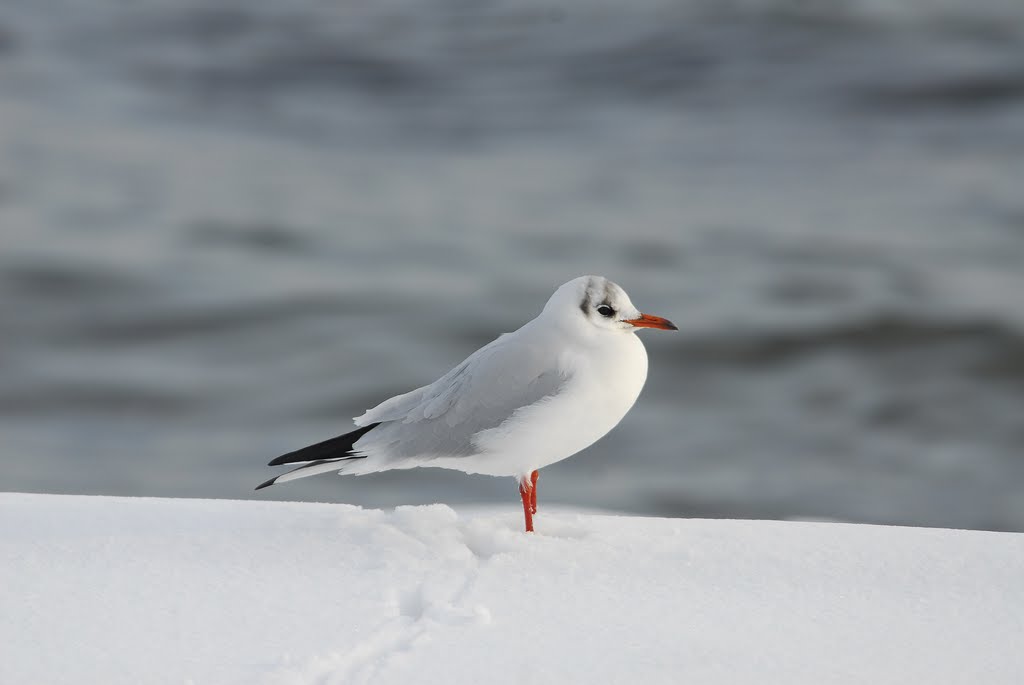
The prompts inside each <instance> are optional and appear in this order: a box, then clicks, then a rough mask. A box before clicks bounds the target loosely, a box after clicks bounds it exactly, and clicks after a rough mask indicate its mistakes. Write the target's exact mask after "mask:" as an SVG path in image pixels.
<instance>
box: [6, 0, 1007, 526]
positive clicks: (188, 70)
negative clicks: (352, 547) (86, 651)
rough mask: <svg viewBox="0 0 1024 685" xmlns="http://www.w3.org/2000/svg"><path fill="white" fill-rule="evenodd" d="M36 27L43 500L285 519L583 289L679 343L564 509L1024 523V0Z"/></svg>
mask: <svg viewBox="0 0 1024 685" xmlns="http://www.w3.org/2000/svg"><path fill="white" fill-rule="evenodd" d="M827 5H828V6H825V5H823V4H817V3H797V2H770V1H764V2H753V1H750V2H699V1H698V0H690V1H689V2H682V3H668V2H666V3H658V2H643V3H639V4H637V3H631V4H628V6H626V5H621V4H608V5H607V6H598V5H595V4H593V3H584V2H570V3H567V4H558V5H553V4H542V3H536V4H521V3H489V4H486V5H482V4H474V3H465V2H450V1H442V0H430V1H429V2H427V3H426V4H424V3H411V2H404V1H403V0H398V1H396V2H390V3H371V4H367V5H366V6H362V7H357V6H354V5H353V6H345V7H337V6H334V5H333V4H324V3H315V2H300V3H288V4H286V5H282V4H280V3H270V2H264V3H258V2H256V3H254V2H226V3H219V4H218V7H217V9H210V8H209V7H208V6H207V4H206V3H198V2H195V3H179V2H174V3H171V2H166V0H161V1H155V2H147V3H133V4H131V5H130V6H126V5H124V4H123V3H115V2H107V1H106V0H90V1H88V2H45V3H38V2H28V1H21V2H14V3H7V5H5V8H4V10H3V12H2V13H0V154H2V159H3V160H4V163H3V164H2V165H0V231H2V233H0V241H2V243H0V336H2V338H0V341H2V342H0V379H2V384H0V441H2V442H0V469H2V478H3V481H2V486H0V487H3V488H4V489H11V490H30V491H45V492H86V493H109V494H135V495H161V496H215V497H250V496H263V495H264V493H266V496H271V497H280V498H287V499H326V500H336V501H345V502H351V503H356V504H367V505H375V506H390V505H395V504H402V503H419V502H432V501H446V502H508V504H509V505H510V506H512V505H514V504H515V501H516V499H517V493H516V491H515V486H514V484H513V483H512V482H511V480H508V481H506V480H505V479H490V478H486V477H469V476H465V475H462V474H458V473H450V472H442V471H434V470H429V471H419V472H406V473H392V474H381V475H377V476H369V477H363V478H358V479H336V478H327V477H323V478H319V479H314V480H310V481H303V482H301V483H295V484H290V485H286V486H281V487H280V488H272V489H270V490H267V491H261V493H260V495H253V494H252V492H251V488H252V487H253V486H254V485H255V484H257V483H259V482H260V481H262V480H263V479H265V478H266V477H268V476H269V475H270V470H269V469H265V468H264V467H263V464H265V462H266V461H268V460H269V459H270V458H272V457H274V456H276V455H277V454H279V453H281V452H284V451H287V450H290V449H292V448H295V447H298V446H301V445H304V444H307V443H309V442H313V441H316V440H319V439H322V438H326V437H330V436H331V435H335V434H337V433H340V432H343V431H345V430H347V429H348V427H349V425H350V424H349V417H351V416H353V415H356V414H358V413H360V412H361V411H362V410H363V409H365V408H366V407H368V406H371V405H373V404H376V403H377V402H378V401H379V400H381V399H383V398H385V397H387V396H389V395H390V394H393V393H395V392H399V391H404V390H408V389H410V388H411V387H414V386H416V385H420V384H422V383H425V382H428V381H431V380H433V379H434V378H435V377H437V376H438V375H440V374H441V373H443V372H445V371H446V370H447V369H448V368H450V367H451V366H453V365H454V364H455V363H457V362H458V361H460V360H461V359H462V358H464V357H465V356H466V355H467V354H469V353H470V352H472V351H473V350H474V349H476V348H477V347H478V346H479V345H481V344H483V343H485V342H487V341H488V340H490V339H491V338H493V337H495V336H496V335H497V334H498V333H500V332H502V331H506V330H511V329H513V328H516V327H518V326H519V325H520V324H521V323H522V322H524V321H525V320H527V319H529V318H531V317H532V316H534V315H535V314H536V312H537V311H539V309H540V307H541V306H542V304H543V302H544V300H545V299H546V298H547V296H548V295H549V294H550V292H551V291H552V290H553V289H554V288H555V287H556V286H557V285H558V284H560V283H562V282H564V281H566V280H568V279H569V278H571V277H574V276H576V275H579V274H581V273H601V274H604V275H607V276H609V277H611V278H613V279H615V280H617V281H618V282H620V283H621V284H622V285H623V286H624V287H626V289H627V290H628V291H629V292H630V294H631V296H632V298H633V300H634V302H636V303H637V304H638V305H639V306H640V307H641V308H642V309H644V310H646V311H651V312H654V313H657V314H661V315H664V316H667V317H669V318H671V319H672V320H674V321H676V323H678V324H680V328H681V329H682V330H681V332H680V333H679V334H675V335H667V334H665V335H657V334H655V335H648V336H646V341H647V343H648V350H649V353H650V357H651V376H650V379H649V381H648V385H647V388H646V390H645V391H644V394H643V395H642V396H641V399H640V401H639V403H638V405H637V406H636V408H635V409H634V410H633V412H632V413H631V414H630V415H629V416H628V417H627V418H626V420H625V421H624V422H623V424H622V425H621V426H620V427H619V428H617V429H616V430H615V431H614V432H613V433H612V434H610V435H609V436H608V437H607V438H605V439H604V440H603V441H602V442H600V443H599V444H597V445H595V446H594V447H592V448H591V449H589V450H588V451H587V452H585V453H583V454H581V455H578V456H577V457H575V458H573V459H571V460H568V461H566V462H562V463H560V464H558V465H555V466H553V467H551V468H549V469H546V471H545V477H544V478H543V479H542V481H541V489H542V495H541V496H542V499H547V500H548V501H554V502H564V503H572V504H577V505H586V506H589V507H595V508H609V509H615V510H622V511H631V512H639V513H648V514H660V515H686V516H691V515H693V516H751V517H815V518H818V517H820V518H838V519H845V520H854V521H874V522H887V523H906V524H921V525H943V526H963V527H981V528H996V529H1013V530H1024V458H1022V454H1024V296H1022V295H1021V294H1022V293H1024V192H1022V188H1024V6H1021V5H1020V4H1019V3H1017V2H1010V1H1009V0H1007V1H1005V2H999V1H997V0H987V1H985V2H975V3H971V4H969V5H967V4H963V3H951V2H940V1H939V0H935V1H933V2H930V1H926V0H919V1H916V2H903V3H898V7H892V6H890V5H891V3H881V2H870V1H867V0H864V1H861V2H848V3H841V4H840V3H828V4H827Z"/></svg>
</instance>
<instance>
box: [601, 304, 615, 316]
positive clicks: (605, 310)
mask: <svg viewBox="0 0 1024 685" xmlns="http://www.w3.org/2000/svg"><path fill="white" fill-rule="evenodd" d="M597 313H598V314H600V315H601V316H612V315H613V314H615V310H614V309H612V308H611V307H609V306H608V305H606V304H603V305H601V306H600V307H598V308H597Z"/></svg>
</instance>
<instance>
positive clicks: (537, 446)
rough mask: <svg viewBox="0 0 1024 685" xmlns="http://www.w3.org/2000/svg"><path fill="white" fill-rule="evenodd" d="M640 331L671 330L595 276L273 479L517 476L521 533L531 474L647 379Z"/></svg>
mask: <svg viewBox="0 0 1024 685" xmlns="http://www.w3.org/2000/svg"><path fill="white" fill-rule="evenodd" d="M640 328H659V329H662V330H672V331H674V330H676V327H675V325H673V324H672V322H671V321H669V320H668V319H663V318H661V317H660V316H652V315H650V314H642V313H641V312H640V311H639V310H637V308H636V307H634V306H633V303H632V302H630V301H629V296H628V295H626V292H625V291H624V290H623V289H622V288H620V287H619V286H618V285H616V284H615V283H612V282H611V281H609V280H608V279H606V278H603V277H601V276H581V277H579V278H575V279H573V280H571V281H569V282H568V283H566V284H565V285H563V286H561V287H560V288H559V289H558V290H556V291H555V293H554V295H552V296H551V298H550V299H549V300H548V302H547V304H546V305H544V310H543V311H542V312H541V313H540V315H539V316H538V317H537V318H535V319H533V320H532V321H530V322H528V323H527V324H525V325H524V326H523V327H522V328H520V329H519V330H517V331H514V332H512V333H506V334H504V335H502V336H501V337H499V338H498V339H497V340H495V341H494V342H491V343H489V344H488V345H485V346H484V347H481V348H480V349H479V350H477V351H476V352H474V353H473V354H471V355H470V356H469V358H467V359H466V360H465V361H464V362H462V363H461V364H459V365H458V366H456V367H455V368H454V369H452V370H451V371H449V372H448V373H446V374H445V375H444V376H442V377H441V378H439V379H438V380H436V381H434V382H433V383H431V384H430V385H425V386H423V387H422V388H417V389H416V390H413V391H412V392H407V393H405V394H404V395H398V396H396V397H392V398H391V399H389V400H385V401H384V402H382V403H381V404H379V405H377V406H376V407H374V408H373V409H370V410H369V411H367V412H366V413H365V414H363V415H362V416H358V417H356V418H355V419H354V420H355V424H356V426H358V427H359V428H357V429H356V430H354V431H352V432H351V433H346V434H345V435H341V436H339V437H336V438H331V439H330V440H325V441H324V442H321V443H317V444H315V445H310V446H309V447H304V448H302V449H300V450H296V451H295V452H290V453H288V454H285V455H283V456H280V457H278V458H277V459H274V460H273V461H271V462H270V466H280V465H281V464H294V463H300V462H302V465H301V466H299V467H298V468H296V469H294V470H292V471H288V472H287V473H284V474H282V475H280V476H276V477H274V478H271V479H270V480H268V481H267V482H265V483H263V484H262V485H260V486H259V487H257V488H256V489H257V490H259V489H260V488H265V487H267V486H269V485H273V484H274V483H283V482H285V481H289V480H295V479H296V478H304V477H306V476H313V475H316V474H318V473H326V472H329V471H335V472H337V473H339V474H364V473H375V472H377V471H388V470H391V469H411V468H416V467H419V466H433V467H439V468H445V469H455V470H457V471H464V472H465V473H483V474H487V475H490V476H515V477H516V479H517V480H518V481H519V494H520V496H521V497H522V500H523V513H524V515H525V517H526V530H527V532H531V531H533V514H535V513H536V512H537V477H538V470H539V469H541V468H543V467H545V466H547V465H548V464H554V463H555V462H556V461H561V460H563V459H565V458H567V457H571V456H572V455H574V454H576V453H577V452H579V451H580V450H582V449H583V448H585V447H588V446H590V445H591V444H593V443H594V442H596V441H597V440H598V439H599V438H601V437H602V436H603V435H604V434H605V433H607V432H608V431H610V430H611V429H612V428H614V427H615V426H616V424H618V423H619V421H621V420H622V417H623V416H625V415H626V412H628V411H629V409H630V407H632V406H633V403H634V402H635V401H636V398H637V396H638V395H639V394H640V389H641V388H643V385H644V381H645V380H646V379H647V352H646V350H645V349H644V346H643V344H642V343H641V342H640V339H639V338H637V337H636V335H634V333H636V331H637V330H638V329H640Z"/></svg>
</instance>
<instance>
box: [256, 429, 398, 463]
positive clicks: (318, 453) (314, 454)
mask: <svg viewBox="0 0 1024 685" xmlns="http://www.w3.org/2000/svg"><path fill="white" fill-rule="evenodd" d="M379 425H380V422H379V421H378V422H377V423H371V424H369V425H367V426H362V427H361V428H357V429H355V430H354V431H351V432H349V433H345V434H344V435H339V436H338V437H336V438H330V439H329V440H324V441H323V442H318V443H317V444H315V445H310V446H309V447H303V448H302V449H298V450H295V451H293V452H289V453H288V454H282V455H281V456H280V457H277V458H275V459H271V460H270V462H269V463H268V464H267V466H284V465H285V464H295V463H297V462H300V461H316V460H317V459H324V458H327V459H343V458H345V457H347V456H351V450H352V446H353V444H354V443H355V442H356V441H357V440H359V438H361V437H363V436H364V435H366V434H367V433H369V432H370V431H371V430H373V429H374V428H376V427H377V426H379ZM325 450H326V451H327V452H328V454H323V452H324V451H325Z"/></svg>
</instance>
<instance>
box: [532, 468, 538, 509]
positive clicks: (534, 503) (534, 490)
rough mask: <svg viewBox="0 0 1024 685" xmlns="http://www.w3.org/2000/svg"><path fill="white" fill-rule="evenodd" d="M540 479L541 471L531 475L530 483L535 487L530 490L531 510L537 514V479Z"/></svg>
mask: <svg viewBox="0 0 1024 685" xmlns="http://www.w3.org/2000/svg"><path fill="white" fill-rule="evenodd" d="M538 478H540V471H534V472H533V473H531V474H530V481H531V482H532V483H533V487H531V488H530V509H532V510H533V513H534V514H536V513H537V479H538Z"/></svg>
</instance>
